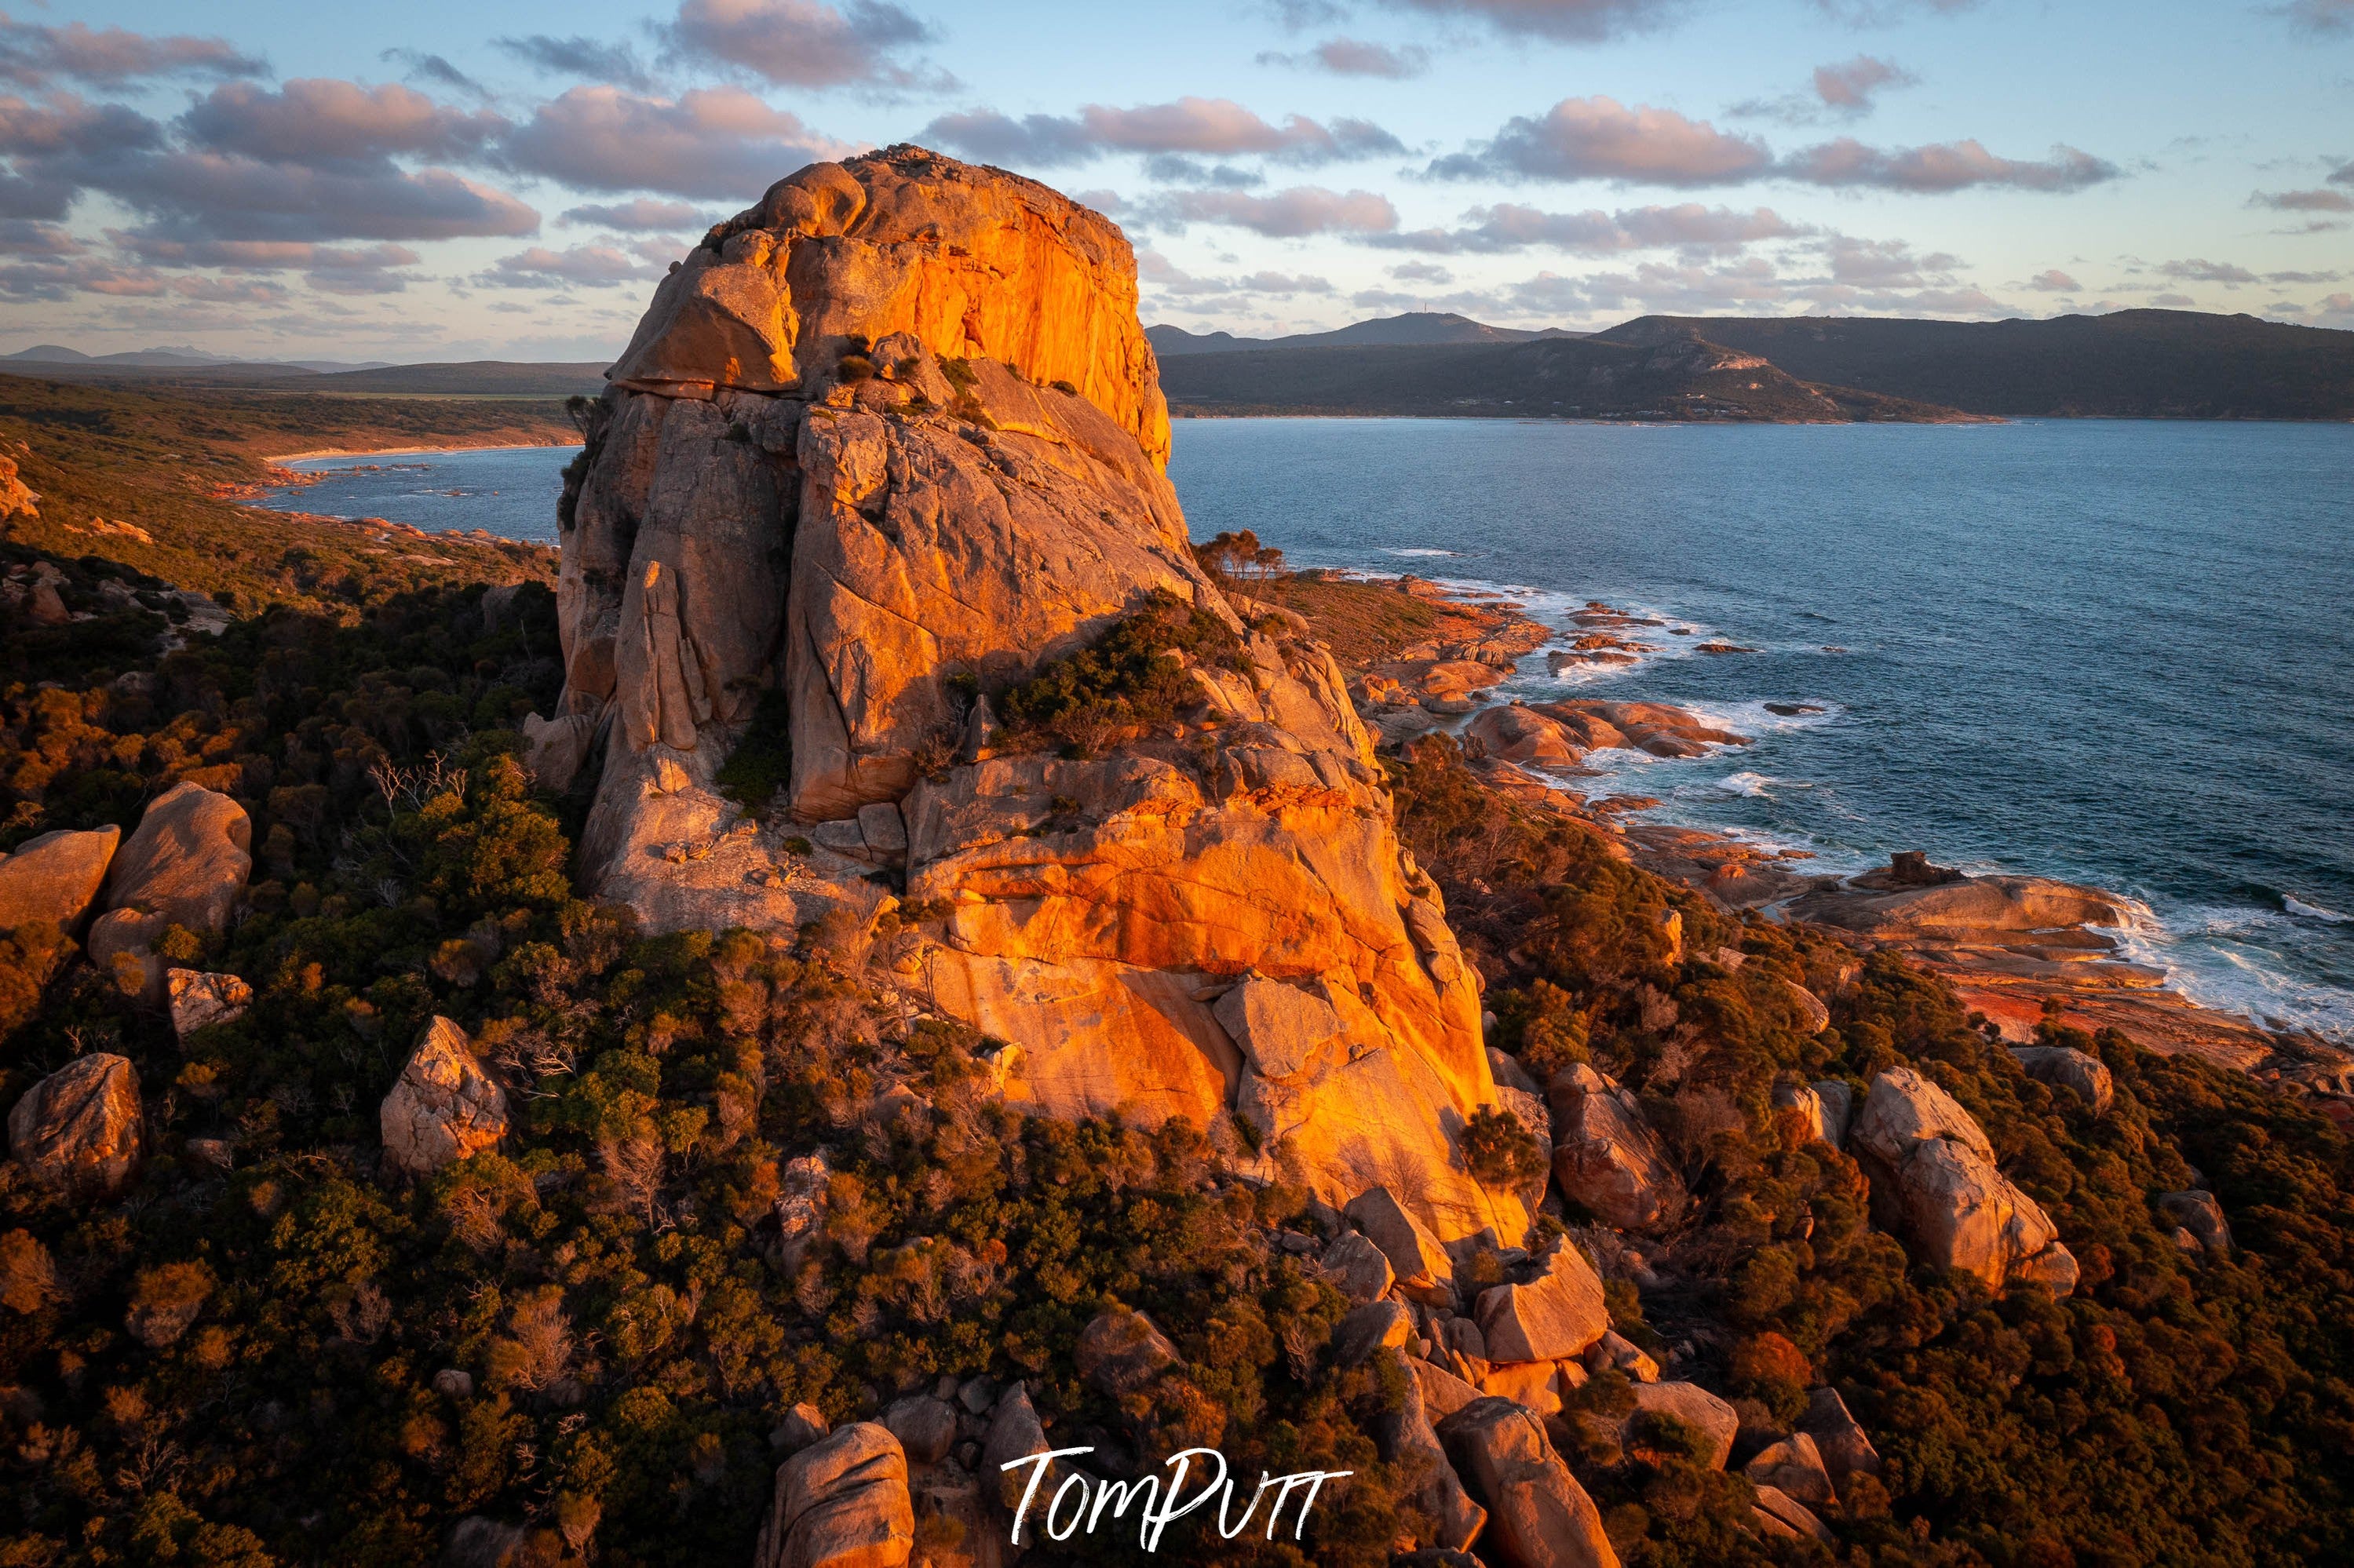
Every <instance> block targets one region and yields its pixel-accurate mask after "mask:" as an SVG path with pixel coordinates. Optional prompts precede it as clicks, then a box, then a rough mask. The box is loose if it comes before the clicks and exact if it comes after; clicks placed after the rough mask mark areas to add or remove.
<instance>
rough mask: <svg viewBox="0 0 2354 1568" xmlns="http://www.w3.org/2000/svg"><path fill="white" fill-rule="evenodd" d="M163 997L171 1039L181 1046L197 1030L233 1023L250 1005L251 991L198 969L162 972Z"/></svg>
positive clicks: (233, 979) (241, 982) (241, 983)
mask: <svg viewBox="0 0 2354 1568" xmlns="http://www.w3.org/2000/svg"><path fill="white" fill-rule="evenodd" d="M164 1000H165V1001H166V1003H167V1004H168V1005H169V1007H170V1009H171V1014H172V1037H173V1038H174V1039H175V1040H177V1041H179V1042H180V1044H183V1045H185V1044H187V1043H188V1036H189V1035H191V1034H194V1033H196V1031H197V1030H199V1029H203V1028H207V1027H208V1026H209V1025H212V1024H215V1023H229V1022H235V1021H236V1020H238V1019H239V1018H242V1017H243V1016H245V1010H246V1009H247V1008H249V1007H250V1006H252V1005H253V988H252V987H251V986H249V985H248V984H247V983H246V982H245V981H244V980H241V979H240V978H239V977H238V976H236V975H231V974H207V973H205V972H204V971H203V970H201V969H166V970H164Z"/></svg>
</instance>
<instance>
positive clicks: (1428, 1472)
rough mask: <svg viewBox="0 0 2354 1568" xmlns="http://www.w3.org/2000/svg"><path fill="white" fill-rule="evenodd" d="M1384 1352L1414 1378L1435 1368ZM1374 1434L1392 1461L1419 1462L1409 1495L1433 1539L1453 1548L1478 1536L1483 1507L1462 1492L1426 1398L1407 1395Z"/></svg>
mask: <svg viewBox="0 0 2354 1568" xmlns="http://www.w3.org/2000/svg"><path fill="white" fill-rule="evenodd" d="M1384 1354H1386V1355H1387V1356H1388V1357H1389V1358H1390V1361H1391V1365H1392V1366H1393V1367H1394V1369H1395V1370H1397V1371H1399V1372H1405V1373H1407V1374H1408V1375H1409V1376H1415V1377H1419V1376H1420V1375H1421V1372H1422V1371H1424V1370H1431V1371H1435V1370H1436V1369H1434V1368H1431V1367H1430V1366H1429V1363H1428V1362H1426V1361H1415V1360H1413V1359H1412V1358H1410V1357H1408V1356H1407V1355H1405V1352H1404V1351H1396V1350H1391V1351H1385V1352H1384ZM1440 1375H1441V1376H1444V1375H1445V1374H1444V1373H1441V1374H1440ZM1466 1392H1467V1393H1468V1392H1469V1391H1468V1390H1467V1391H1466ZM1471 1397H1472V1398H1473V1399H1476V1398H1478V1397H1479V1395H1478V1394H1476V1393H1473V1394H1472V1395H1471ZM1465 1403H1466V1404H1468V1403H1469V1400H1467V1401H1466V1402H1465ZM1458 1408H1459V1407H1458ZM1375 1436H1376V1438H1377V1439H1378V1440H1379V1442H1380V1446H1381V1451H1382V1457H1383V1458H1384V1459H1387V1460H1389V1461H1391V1462H1392V1463H1397V1462H1398V1461H1400V1460H1405V1461H1406V1462H1407V1463H1408V1464H1413V1463H1416V1462H1419V1463H1420V1464H1421V1465H1422V1466H1423V1467H1424V1469H1423V1477H1422V1484H1421V1485H1420V1486H1419V1487H1418V1488H1416V1490H1415V1494H1414V1496H1415V1500H1416V1502H1417V1503H1419V1504H1420V1505H1421V1507H1422V1511H1423V1512H1424V1513H1426V1514H1427V1515H1429V1516H1430V1518H1431V1520H1432V1521H1433V1522H1434V1523H1435V1524H1436V1525H1437V1535H1436V1536H1434V1537H1433V1538H1432V1539H1433V1542H1434V1543H1435V1544H1437V1546H1439V1547H1441V1548H1444V1549H1447V1550H1450V1551H1456V1552H1461V1551H1463V1550H1465V1549H1467V1548H1468V1547H1469V1546H1470V1544H1471V1542H1473V1541H1475V1540H1477V1539H1478V1538H1479V1529H1480V1527H1481V1526H1482V1525H1484V1524H1485V1523H1487V1521H1488V1510H1485V1509H1483V1508H1481V1507H1480V1506H1479V1504H1478V1503H1476V1502H1473V1501H1472V1500H1471V1499H1470V1496H1469V1494H1468V1493H1467V1492H1465V1491H1464V1489H1463V1481H1462V1478H1460V1477H1458V1475H1456V1473H1455V1467H1454V1465H1453V1464H1452V1463H1451V1462H1450V1461H1449V1460H1448V1459H1447V1449H1446V1447H1445V1446H1443V1445H1442V1444H1441V1443H1440V1442H1439V1440H1438V1435H1437V1432H1436V1431H1435V1430H1433V1428H1432V1426H1431V1420H1430V1412H1429V1406H1428V1402H1427V1400H1426V1399H1423V1398H1416V1397H1414V1396H1413V1395H1411V1394H1409V1395H1408V1396H1407V1397H1406V1399H1405V1401H1404V1402H1403V1403H1402V1404H1400V1405H1399V1407H1398V1408H1397V1409H1396V1410H1394V1411H1393V1412H1391V1413H1390V1414H1387V1415H1385V1416H1384V1417H1383V1418H1382V1421H1381V1423H1380V1425H1379V1427H1378V1429H1377V1430H1376V1432H1375Z"/></svg>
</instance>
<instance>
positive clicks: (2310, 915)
mask: <svg viewBox="0 0 2354 1568" xmlns="http://www.w3.org/2000/svg"><path fill="white" fill-rule="evenodd" d="M2281 907H2282V908H2284V909H2285V910H2287V911H2288V912H2289V913H2290V914H2292V915H2302V916H2305V917H2306V919H2308V920H2327V921H2328V922H2329V923H2330V924H2331V925H2333V926H2346V925H2354V915H2340V914H2339V913H2338V911H2337V910H2335V909H2324V908H2323V907H2322V906H2320V905H2318V904H2307V903H2306V901H2305V900H2304V899H2302V898H2299V897H2298V896H2297V895H2296V894H2294V893H2284V894H2282V895H2281Z"/></svg>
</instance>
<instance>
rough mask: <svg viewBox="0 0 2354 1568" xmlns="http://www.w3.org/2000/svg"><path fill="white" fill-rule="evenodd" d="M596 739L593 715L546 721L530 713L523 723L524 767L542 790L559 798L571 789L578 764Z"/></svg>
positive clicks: (561, 717) (571, 715) (570, 715)
mask: <svg viewBox="0 0 2354 1568" xmlns="http://www.w3.org/2000/svg"><path fill="white" fill-rule="evenodd" d="M596 736H597V720H596V717H595V715H590V714H558V715H557V716H556V717H554V718H552V719H547V718H542V717H540V716H539V715H537V714H532V715H528V716H526V717H525V719H524V721H523V738H524V747H525V749H524V766H525V767H526V768H530V769H531V776H532V778H533V779H535V780H537V781H538V784H539V787H540V788H541V789H546V790H548V791H549V792H551V793H553V794H557V795H561V794H563V793H564V792H565V791H566V790H567V789H571V788H572V780H573V778H574V776H575V775H577V774H578V772H579V771H580V765H581V764H582V763H584V762H586V761H588V747H589V745H590V743H591V742H593V741H594V740H595V739H596Z"/></svg>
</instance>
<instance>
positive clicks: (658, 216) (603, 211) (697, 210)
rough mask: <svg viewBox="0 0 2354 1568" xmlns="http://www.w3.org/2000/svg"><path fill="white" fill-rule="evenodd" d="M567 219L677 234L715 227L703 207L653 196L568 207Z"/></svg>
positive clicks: (567, 220) (565, 212)
mask: <svg viewBox="0 0 2354 1568" xmlns="http://www.w3.org/2000/svg"><path fill="white" fill-rule="evenodd" d="M563 221H564V222H566V223H576V224H584V225H585V224H595V225H597V226H598V227H599V228H619V229H623V230H626V231H627V232H630V233H632V234H674V233H676V232H677V231H679V230H680V229H683V228H710V227H711V218H710V217H709V216H708V215H707V214H705V211H704V210H703V208H701V207H695V206H694V205H693V204H691V203H688V202H683V201H657V200H655V199H653V198H652V197H651V196H637V197H634V198H633V199H631V200H629V201H625V202H614V203H610V204H600V203H594V202H592V203H590V204H588V206H585V207H567V208H565V209H564V214H563Z"/></svg>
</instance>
